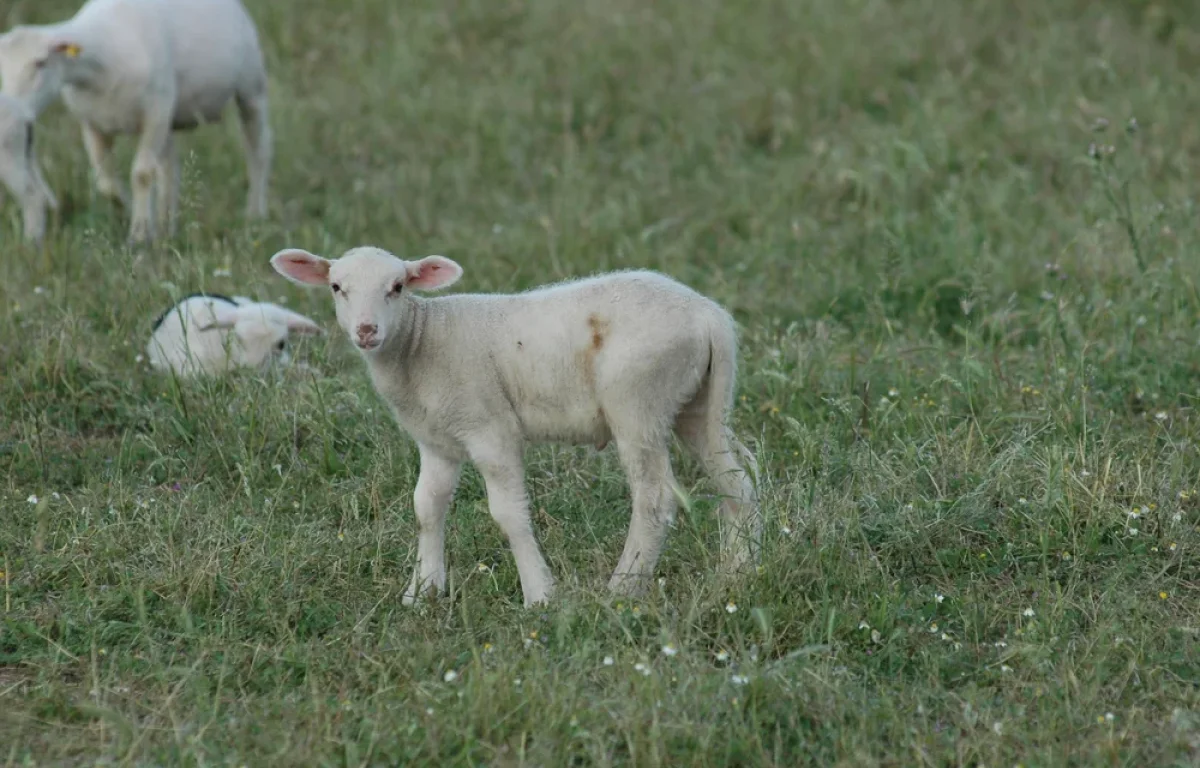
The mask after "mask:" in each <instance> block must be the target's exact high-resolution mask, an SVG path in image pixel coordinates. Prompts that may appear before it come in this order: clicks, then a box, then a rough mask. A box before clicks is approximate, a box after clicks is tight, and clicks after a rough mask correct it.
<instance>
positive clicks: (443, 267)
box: [271, 247, 462, 354]
mask: <svg viewBox="0 0 1200 768" xmlns="http://www.w3.org/2000/svg"><path fill="white" fill-rule="evenodd" d="M271 266H273V267H274V268H275V271H276V272H278V273H279V274H281V275H283V276H284V277H286V278H288V279H289V280H291V281H293V282H296V283H300V284H302V285H327V286H329V289H330V290H331V291H332V292H333V304H334V308H335V309H336V310H337V319H338V324H339V325H340V326H342V329H343V330H344V331H345V332H346V334H347V335H348V336H349V337H350V340H351V341H353V342H354V344H355V345H356V346H357V347H358V348H359V350H361V351H362V352H363V353H364V354H369V353H373V352H377V351H379V350H380V349H382V348H383V347H384V345H385V344H386V343H387V341H388V339H389V338H392V337H395V336H398V335H403V333H404V331H405V328H404V323H405V322H406V320H407V319H408V318H409V317H411V313H410V312H406V311H405V308H406V307H407V306H409V304H408V302H409V301H410V300H409V298H408V294H409V292H410V291H413V290H418V291H436V290H438V289H441V288H445V287H446V286H448V285H450V284H452V283H453V282H454V281H456V280H458V278H459V277H461V276H462V267H460V266H458V265H457V264H455V263H454V262H453V261H451V260H450V259H447V258H444V257H442V256H426V257H425V258H423V259H420V260H419V261H404V260H402V259H398V258H396V257H395V256H393V255H392V254H390V253H388V252H387V251H385V250H382V249H380V248H371V247H362V248H351V249H350V250H349V251H346V253H345V254H343V255H342V257H341V258H340V259H332V260H330V259H324V258H321V257H320V256H315V255H313V254H311V253H309V252H308V251H302V250H299V249H296V248H288V249H286V250H282V251H280V252H279V253H277V254H275V255H274V256H272V257H271Z"/></svg>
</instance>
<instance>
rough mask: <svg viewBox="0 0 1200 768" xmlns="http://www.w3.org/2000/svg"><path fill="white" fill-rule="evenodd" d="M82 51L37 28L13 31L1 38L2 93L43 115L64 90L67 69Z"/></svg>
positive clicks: (64, 40)
mask: <svg viewBox="0 0 1200 768" xmlns="http://www.w3.org/2000/svg"><path fill="white" fill-rule="evenodd" d="M81 52H82V49H81V48H80V47H79V45H78V44H76V43H75V42H73V41H71V40H67V39H61V38H60V37H58V36H56V35H54V34H53V33H51V32H50V31H48V30H46V29H42V28H38V27H13V28H12V29H11V30H9V31H8V32H6V33H5V34H3V35H0V92H3V93H4V94H6V95H8V96H15V97H16V98H18V99H21V100H22V101H25V102H26V103H28V104H29V105H30V106H31V107H32V108H33V110H34V111H35V112H38V113H40V112H41V111H42V109H44V108H45V107H46V106H48V105H49V103H50V102H51V101H53V100H54V98H55V96H57V94H58V91H59V90H60V89H61V88H62V85H63V82H64V80H65V77H66V70H67V67H68V66H70V65H72V64H73V63H74V62H76V61H78V60H79V59H80V54H81Z"/></svg>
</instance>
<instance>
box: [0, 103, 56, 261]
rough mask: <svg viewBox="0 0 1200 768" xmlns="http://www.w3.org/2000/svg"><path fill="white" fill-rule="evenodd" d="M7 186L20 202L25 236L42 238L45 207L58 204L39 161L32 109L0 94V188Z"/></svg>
mask: <svg viewBox="0 0 1200 768" xmlns="http://www.w3.org/2000/svg"><path fill="white" fill-rule="evenodd" d="M5 187H7V188H8V191H9V192H11V193H12V195H13V197H15V198H16V199H17V200H19V201H20V203H21V215H22V227H23V229H24V232H25V239H26V240H28V241H30V242H39V241H40V240H41V239H42V237H43V236H44V235H45V233H46V208H54V209H56V208H58V201H57V200H56V199H55V198H54V193H53V192H52V191H50V186H49V185H48V184H46V180H45V178H43V177H42V169H41V167H40V166H39V165H38V160H37V152H36V147H35V146H34V141H33V112H32V111H30V109H29V108H28V107H27V106H26V105H25V103H24V102H22V101H20V100H18V99H14V98H12V97H11V96H5V95H3V94H0V192H2V191H3V189H4V188H5Z"/></svg>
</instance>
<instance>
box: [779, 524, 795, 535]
mask: <svg viewBox="0 0 1200 768" xmlns="http://www.w3.org/2000/svg"><path fill="white" fill-rule="evenodd" d="M779 532H780V533H782V534H783V535H784V536H791V535H792V529H791V528H788V527H787V526H786V525H785V526H783V527H782V528H780V529H779Z"/></svg>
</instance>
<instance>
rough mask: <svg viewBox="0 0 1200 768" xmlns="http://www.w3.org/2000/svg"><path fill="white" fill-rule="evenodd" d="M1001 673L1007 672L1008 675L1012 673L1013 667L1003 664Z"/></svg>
mask: <svg viewBox="0 0 1200 768" xmlns="http://www.w3.org/2000/svg"><path fill="white" fill-rule="evenodd" d="M1000 671H1001V672H1006V673H1007V672H1012V667H1010V666H1008V665H1007V664H1001V665H1000Z"/></svg>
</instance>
